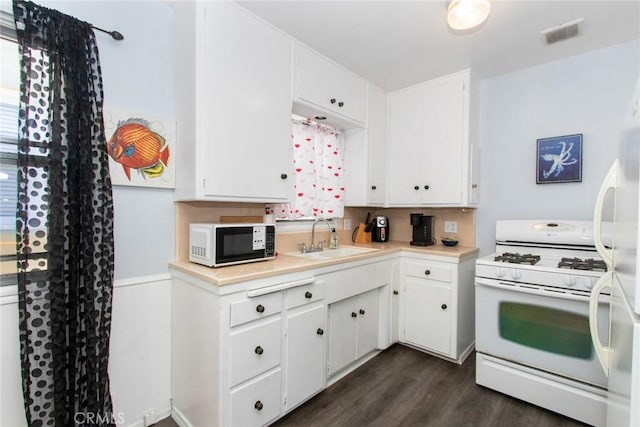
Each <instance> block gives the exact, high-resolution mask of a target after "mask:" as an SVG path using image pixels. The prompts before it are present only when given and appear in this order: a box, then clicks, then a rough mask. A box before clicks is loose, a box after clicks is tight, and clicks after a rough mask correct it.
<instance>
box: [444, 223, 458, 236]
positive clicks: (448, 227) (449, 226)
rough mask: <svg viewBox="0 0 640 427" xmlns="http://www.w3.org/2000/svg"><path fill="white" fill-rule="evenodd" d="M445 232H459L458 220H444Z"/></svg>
mask: <svg viewBox="0 0 640 427" xmlns="http://www.w3.org/2000/svg"><path fill="white" fill-rule="evenodd" d="M444 232H445V233H457V232H458V221H445V222H444Z"/></svg>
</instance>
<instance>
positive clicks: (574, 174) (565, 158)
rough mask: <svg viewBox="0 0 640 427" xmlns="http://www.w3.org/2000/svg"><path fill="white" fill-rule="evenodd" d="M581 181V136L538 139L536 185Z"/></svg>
mask: <svg viewBox="0 0 640 427" xmlns="http://www.w3.org/2000/svg"><path fill="white" fill-rule="evenodd" d="M581 181H582V134H581V133H580V134H576V135H565V136H554V137H552V138H542V139H538V151H537V158H536V183H537V184H552V183H557V182H581Z"/></svg>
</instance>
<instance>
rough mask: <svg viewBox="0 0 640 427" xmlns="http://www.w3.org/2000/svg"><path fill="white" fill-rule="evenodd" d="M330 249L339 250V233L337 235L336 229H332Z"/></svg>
mask: <svg viewBox="0 0 640 427" xmlns="http://www.w3.org/2000/svg"><path fill="white" fill-rule="evenodd" d="M329 248H331V249H337V248H338V233H336V229H335V227H334V228H332V229H331V238H330V239H329Z"/></svg>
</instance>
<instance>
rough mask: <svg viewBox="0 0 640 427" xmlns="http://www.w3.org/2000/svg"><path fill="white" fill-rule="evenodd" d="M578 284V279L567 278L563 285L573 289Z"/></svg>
mask: <svg viewBox="0 0 640 427" xmlns="http://www.w3.org/2000/svg"><path fill="white" fill-rule="evenodd" d="M577 283H578V278H577V277H575V276H567V277H565V278H564V284H565V285H567V286H569V287H570V288H573V287H574V286H575V285H576V284H577Z"/></svg>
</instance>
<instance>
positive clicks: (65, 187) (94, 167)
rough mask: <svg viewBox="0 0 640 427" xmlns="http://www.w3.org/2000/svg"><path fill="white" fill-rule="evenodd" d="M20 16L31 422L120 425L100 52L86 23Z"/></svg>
mask: <svg viewBox="0 0 640 427" xmlns="http://www.w3.org/2000/svg"><path fill="white" fill-rule="evenodd" d="M13 11H14V17H15V22H16V33H17V38H18V45H19V49H20V56H21V63H20V66H21V88H20V90H21V94H20V115H19V133H18V206H17V222H16V228H17V234H18V235H17V256H18V293H19V304H18V305H19V313H20V322H19V325H20V326H19V327H20V352H21V363H22V384H23V393H24V401H25V409H26V415H27V422H28V424H29V426H54V425H55V426H71V425H87V424H86V420H91V421H92V422H91V425H113V424H114V422H113V421H114V417H113V416H112V404H111V395H110V390H109V377H108V369H107V365H108V357H109V335H110V327H111V302H112V291H113V222H112V221H113V201H112V194H111V181H110V178H109V170H108V159H107V152H106V149H105V146H106V145H105V135H104V123H103V117H102V108H103V89H102V77H101V74H100V61H99V56H98V48H97V45H96V40H95V37H94V34H93V30H92V29H91V26H90V24H88V23H85V22H81V21H79V20H77V19H75V18H73V17H70V16H67V15H64V14H62V13H60V12H58V11H55V10H51V9H47V8H44V7H41V6H39V5H36V4H34V3H31V2H24V1H14V2H13ZM36 254H38V256H35V255H36ZM42 254H44V256H43V255H42Z"/></svg>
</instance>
